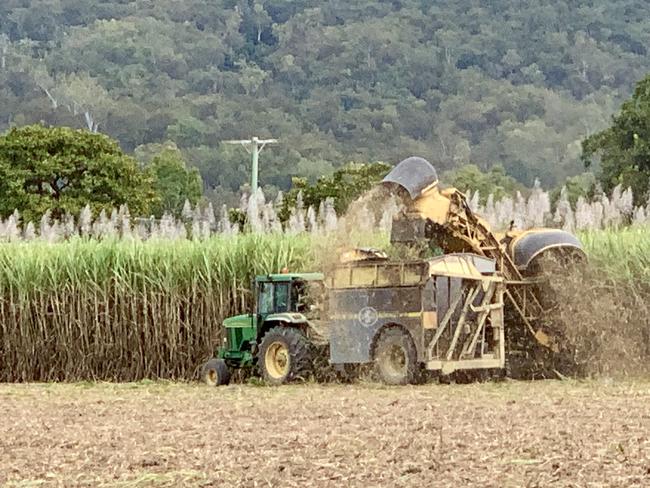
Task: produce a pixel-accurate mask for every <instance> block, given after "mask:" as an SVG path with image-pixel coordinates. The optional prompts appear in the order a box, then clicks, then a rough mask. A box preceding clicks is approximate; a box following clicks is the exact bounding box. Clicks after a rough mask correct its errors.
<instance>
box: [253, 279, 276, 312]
mask: <svg viewBox="0 0 650 488" xmlns="http://www.w3.org/2000/svg"><path fill="white" fill-rule="evenodd" d="M257 310H258V313H261V314H268V313H273V283H260V286H259V298H258V302H257Z"/></svg>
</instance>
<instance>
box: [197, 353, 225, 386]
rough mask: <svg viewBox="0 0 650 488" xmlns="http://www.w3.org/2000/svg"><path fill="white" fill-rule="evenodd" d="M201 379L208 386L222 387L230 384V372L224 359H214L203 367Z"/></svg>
mask: <svg viewBox="0 0 650 488" xmlns="http://www.w3.org/2000/svg"><path fill="white" fill-rule="evenodd" d="M201 379H202V380H203V382H204V383H205V384H207V385H208V386H221V385H227V384H228V383H230V370H229V369H228V365H227V364H226V362H225V361H224V360H223V359H218V358H212V359H210V360H209V361H208V362H207V363H205V364H204V365H203V368H202V369H201Z"/></svg>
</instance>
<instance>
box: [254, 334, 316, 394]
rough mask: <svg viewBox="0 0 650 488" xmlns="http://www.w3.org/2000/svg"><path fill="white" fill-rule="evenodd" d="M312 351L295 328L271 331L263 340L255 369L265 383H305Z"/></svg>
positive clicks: (308, 343) (311, 359) (310, 363)
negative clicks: (257, 368)
mask: <svg viewBox="0 0 650 488" xmlns="http://www.w3.org/2000/svg"><path fill="white" fill-rule="evenodd" d="M313 359H314V358H313V348H312V346H311V343H310V342H309V340H308V339H307V337H306V336H305V334H304V333H303V332H302V331H301V330H300V329H297V328H294V327H283V326H278V327H273V328H272V329H270V330H269V331H268V332H267V333H266V334H264V337H263V338H262V343H261V344H260V348H259V351H258V353H257V365H258V367H259V369H260V373H261V375H262V378H264V381H266V382H267V383H268V384H270V385H276V386H277V385H282V384H284V383H289V382H291V381H300V380H305V379H307V378H308V377H309V376H310V374H311V370H312V364H313Z"/></svg>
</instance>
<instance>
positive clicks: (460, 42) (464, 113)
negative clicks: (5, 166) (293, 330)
mask: <svg viewBox="0 0 650 488" xmlns="http://www.w3.org/2000/svg"><path fill="white" fill-rule="evenodd" d="M649 18H650V12H649V8H648V4H647V2H642V1H639V0H590V1H585V2H575V1H569V2H552V1H549V0H541V1H540V0H523V1H518V2H511V1H506V0H496V1H491V2H481V1H478V0H462V1H456V2H424V1H421V0H390V1H387V0H384V1H377V0H373V1H370V0H362V1H358V2H348V1H344V0H332V1H329V2H322V1H317V0H295V1H291V2H287V1H284V0H185V1H183V2H180V1H178V0H157V1H155V2H154V1H142V0H138V1H123V0H102V1H101V2H99V1H91V0H33V1H30V2H26V1H24V0H5V1H3V2H1V4H0V105H1V106H2V114H3V115H2V117H1V118H0V130H4V129H6V128H7V127H9V126H13V125H23V124H30V123H34V122H38V121H41V120H43V121H45V122H46V123H50V124H53V125H73V126H74V125H77V126H84V127H87V128H90V129H91V130H97V129H98V130H100V131H102V132H105V133H107V134H109V135H111V136H112V137H114V138H116V139H118V140H119V141H120V143H121V144H122V146H123V148H124V149H125V150H127V151H132V150H135V149H136V148H137V147H139V146H141V145H144V144H150V143H156V142H162V141H166V140H168V139H170V140H173V141H174V142H176V144H178V146H179V147H180V148H181V150H182V151H183V153H184V156H185V157H186V159H187V161H188V163H190V164H191V165H194V166H196V167H198V168H199V169H200V171H201V174H202V177H203V180H204V182H205V183H206V185H207V186H208V188H216V189H217V191H216V192H210V194H211V195H212V196H215V195H220V196H221V197H223V196H224V195H231V197H232V198H233V199H234V198H235V196H234V194H233V192H236V191H238V190H239V187H240V185H241V184H242V183H243V182H246V181H248V180H249V174H248V171H249V169H250V168H249V164H248V155H247V154H246V153H245V152H244V151H243V150H241V148H236V147H225V146H223V145H220V144H219V141H220V140H223V139H233V138H241V137H249V136H251V135H259V136H261V137H265V136H273V137H278V138H280V139H281V141H282V144H281V145H279V146H277V147H273V148H272V149H269V150H267V151H265V153H264V154H263V157H262V164H261V180H260V181H261V182H262V183H263V184H264V185H274V186H276V187H280V188H283V189H286V188H288V186H289V183H290V178H291V176H306V177H308V178H309V179H310V180H311V181H314V180H315V179H316V178H317V177H318V176H321V175H323V174H327V173H329V172H331V170H332V168H333V167H338V166H339V165H340V164H341V163H342V162H344V161H351V160H354V161H376V160H379V161H389V162H396V161H399V160H401V159H402V158H404V157H407V156H410V155H420V156H423V157H426V158H427V159H430V160H431V161H432V162H433V163H434V165H436V166H437V168H438V170H439V171H440V172H442V171H446V170H449V169H452V168H454V167H457V166H458V165H462V164H467V163H473V164H476V165H478V166H479V167H480V168H481V169H488V168H489V167H491V166H492V165H493V164H496V163H500V164H502V165H503V167H504V168H505V169H506V172H507V173H508V174H510V175H512V176H514V177H515V178H516V179H517V180H518V181H520V182H522V183H524V184H526V185H530V184H532V182H533V180H534V178H535V177H539V178H540V179H541V182H542V184H543V185H544V186H545V187H551V186H554V185H556V184H557V183H558V182H562V181H563V180H564V178H565V177H566V176H568V175H571V174H575V173H577V172H579V171H580V168H581V163H580V160H579V156H580V141H581V140H582V139H583V138H584V137H585V136H586V135H588V134H590V133H594V132H596V131H598V130H601V129H603V128H604V127H606V125H607V120H608V118H609V116H610V115H611V114H612V113H613V111H614V109H615V107H616V106H618V105H619V104H620V103H621V102H622V98H624V97H626V96H628V95H629V94H630V93H631V90H632V86H633V84H634V82H636V81H637V80H639V79H640V78H642V76H644V75H645V73H647V72H648V71H650V58H649V57H648V55H647V48H646V46H648V45H649V44H650V30H649V29H648V25H649V23H648V19H649ZM215 198H216V196H215Z"/></svg>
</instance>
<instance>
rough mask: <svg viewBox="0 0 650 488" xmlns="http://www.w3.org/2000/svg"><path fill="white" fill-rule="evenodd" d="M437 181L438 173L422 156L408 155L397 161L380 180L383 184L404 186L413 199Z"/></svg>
mask: <svg viewBox="0 0 650 488" xmlns="http://www.w3.org/2000/svg"><path fill="white" fill-rule="evenodd" d="M437 182H438V173H437V172H436V170H435V168H434V167H433V166H431V163H429V161H427V160H426V159H423V158H418V157H410V158H407V159H405V160H404V161H402V162H401V163H399V164H398V165H397V166H395V168H393V170H392V171H391V172H390V173H388V175H386V177H385V178H384V179H383V180H382V183H383V184H387V185H391V184H394V185H398V186H401V187H402V188H404V189H405V190H406V191H407V192H408V193H409V195H410V196H411V198H412V199H413V200H415V199H416V198H417V197H419V196H420V195H421V194H422V191H423V190H424V189H425V188H427V187H429V186H431V185H433V184H434V183H437Z"/></svg>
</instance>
